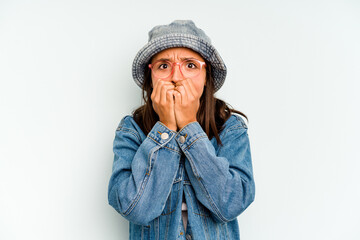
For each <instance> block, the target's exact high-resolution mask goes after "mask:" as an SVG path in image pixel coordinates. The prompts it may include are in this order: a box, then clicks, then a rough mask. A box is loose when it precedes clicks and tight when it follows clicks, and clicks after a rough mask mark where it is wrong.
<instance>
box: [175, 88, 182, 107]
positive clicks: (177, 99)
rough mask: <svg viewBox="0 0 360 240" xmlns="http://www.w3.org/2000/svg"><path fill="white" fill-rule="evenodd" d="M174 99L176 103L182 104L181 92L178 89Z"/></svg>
mask: <svg viewBox="0 0 360 240" xmlns="http://www.w3.org/2000/svg"><path fill="white" fill-rule="evenodd" d="M174 100H175V105H180V104H181V94H180V93H179V92H178V91H176V90H175V91H174Z"/></svg>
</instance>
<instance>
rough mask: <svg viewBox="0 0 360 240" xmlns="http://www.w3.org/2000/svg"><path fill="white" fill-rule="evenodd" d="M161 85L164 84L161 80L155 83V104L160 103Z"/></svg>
mask: <svg viewBox="0 0 360 240" xmlns="http://www.w3.org/2000/svg"><path fill="white" fill-rule="evenodd" d="M163 84H165V81H163V80H161V79H159V80H158V81H157V84H156V92H155V98H154V99H155V101H156V102H157V103H160V101H161V89H162V86H163Z"/></svg>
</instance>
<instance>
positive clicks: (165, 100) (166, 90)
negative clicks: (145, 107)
mask: <svg viewBox="0 0 360 240" xmlns="http://www.w3.org/2000/svg"><path fill="white" fill-rule="evenodd" d="M174 89H175V86H174V84H173V83H171V82H168V81H164V80H160V79H159V80H158V81H157V82H156V83H155V85H154V89H153V91H152V93H151V100H152V105H153V108H154V110H155V112H156V113H157V114H158V116H159V119H160V122H162V123H163V124H165V125H166V126H167V127H168V128H169V129H171V130H174V131H176V130H177V126H176V120H175V111H174V96H173V94H174Z"/></svg>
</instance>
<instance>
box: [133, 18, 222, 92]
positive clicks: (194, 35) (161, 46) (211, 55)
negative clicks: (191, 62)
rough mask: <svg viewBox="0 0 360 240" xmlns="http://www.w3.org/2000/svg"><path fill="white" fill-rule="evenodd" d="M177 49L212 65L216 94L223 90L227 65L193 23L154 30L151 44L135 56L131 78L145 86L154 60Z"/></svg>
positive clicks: (174, 22)
mask: <svg viewBox="0 0 360 240" xmlns="http://www.w3.org/2000/svg"><path fill="white" fill-rule="evenodd" d="M174 47H186V48H190V49H191V50H193V51H195V52H197V53H199V54H200V55H201V56H202V57H203V58H204V59H205V60H206V61H207V62H208V63H210V65H211V73H212V76H213V79H214V86H215V92H216V91H218V90H219V89H220V88H221V86H222V85H223V84H224V81H225V78H226V72H227V70H226V66H225V63H224V61H223V60H222V58H221V57H220V55H219V53H218V52H217V50H216V49H215V48H214V46H213V45H211V40H210V38H209V37H208V36H206V34H205V33H204V31H203V30H201V29H200V28H197V27H196V26H195V24H194V22H193V21H191V20H176V21H173V22H172V23H170V24H169V25H159V26H155V27H154V28H153V29H151V31H150V32H149V40H148V43H147V44H146V45H145V46H144V47H143V48H141V49H140V51H139V52H138V53H137V54H136V56H135V59H134V62H133V65H132V75H133V78H134V81H135V82H136V84H137V85H138V86H139V87H142V85H143V83H144V77H145V76H144V74H145V71H144V70H145V68H146V67H148V63H149V61H150V59H151V58H152V56H154V55H155V54H157V53H159V52H161V51H163V50H165V49H168V48H174Z"/></svg>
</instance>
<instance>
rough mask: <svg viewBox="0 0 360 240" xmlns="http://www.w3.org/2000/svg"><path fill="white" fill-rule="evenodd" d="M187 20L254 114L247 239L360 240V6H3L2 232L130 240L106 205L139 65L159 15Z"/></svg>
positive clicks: (241, 106) (163, 20) (223, 94)
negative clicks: (115, 145) (205, 38)
mask: <svg viewBox="0 0 360 240" xmlns="http://www.w3.org/2000/svg"><path fill="white" fill-rule="evenodd" d="M175 19H192V20H193V21H194V22H195V23H196V25H197V26H198V27H200V28H202V29H203V30H204V31H205V32H206V33H207V34H208V35H209V36H210V38H211V39H212V42H213V44H214V46H215V47H216V48H217V49H218V51H219V52H220V54H221V56H222V57H223V59H224V61H225V63H226V64H227V67H228V76H227V80H226V82H225V84H224V86H223V87H222V88H221V90H220V91H219V92H218V93H217V97H219V98H221V99H224V100H225V101H227V102H228V103H230V104H231V105H232V106H233V107H234V108H236V109H238V110H240V111H243V112H244V113H245V114H247V116H248V117H249V120H250V122H249V123H248V126H249V137H250V142H251V149H252V157H253V166H254V177H255V182H256V197H255V202H253V204H252V205H250V207H249V208H248V209H247V210H246V211H245V212H244V213H243V214H242V215H240V216H239V218H238V219H239V224H240V233H241V239H242V240H263V239H266V240H272V239H274V240H288V239H292V240H303V239H311V240H313V239H314V240H318V239H327V240H332V239H334V240H335V239H346V240H357V239H360V230H359V229H360V228H359V224H360V206H359V203H360V191H359V190H360V189H359V183H360V174H359V172H360V153H359V147H360V145H359V134H360V131H359V129H360V127H359V122H360V114H359V111H358V109H359V103H360V96H359V94H358V92H359V91H360V83H359V80H360V67H359V66H360V44H359V43H360V2H359V1H357V0H353V1H350V0H338V1H331V0H326V1H325V0H324V1H320V0H311V1H310V0H305V1H285V0H284V1H281V0H274V1H266V0H263V1H216V2H211V1H199V0H197V1H185V0H184V1H144V2H139V1H123V2H122V1H115V0H113V1H111V0H105V1H104V0H102V1H100V0H98V1H89V0H87V1H85V0H71V1H70V0H66V1H64V0H62V1H46V0H43V1H39V0H33V1H10V0H8V1H4V0H2V1H1V2H0V80H1V82H0V110H1V116H0V121H1V123H0V239H4V240H8V239H9V240H13V239H37V240H38V239H41V240H42V239H44V240H45V239H46V240H47V239H53V240H63V239H70V240H78V239H87V240H95V239H96V240H97V239H101V240H115V239H116V240H118V239H128V231H129V230H128V222H127V221H126V220H125V219H123V218H122V217H121V216H120V215H119V214H118V213H117V212H116V211H115V210H114V209H112V208H111V207H110V206H109V205H108V203H107V186H108V181H109V178H110V175H111V166H112V160H113V153H112V141H113V138H114V136H115V135H114V134H115V129H116V127H117V124H118V123H119V121H120V119H121V118H122V117H123V116H124V115H125V114H130V113H131V111H132V110H134V109H135V108H136V107H138V106H139V105H140V103H141V95H140V88H138V87H137V86H136V85H135V83H134V82H133V80H132V76H131V64H132V61H133V58H134V56H135V54H136V53H137V51H138V50H139V49H140V48H141V47H142V46H143V45H145V43H146V42H147V33H148V31H149V30H150V29H151V28H152V27H153V26H155V25H159V24H168V23H170V22H171V21H173V20H175Z"/></svg>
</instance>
